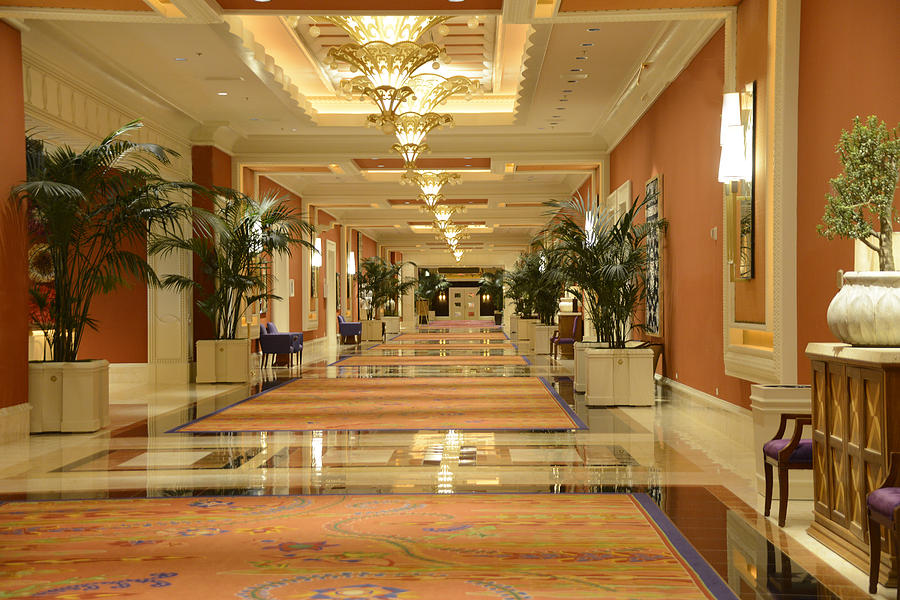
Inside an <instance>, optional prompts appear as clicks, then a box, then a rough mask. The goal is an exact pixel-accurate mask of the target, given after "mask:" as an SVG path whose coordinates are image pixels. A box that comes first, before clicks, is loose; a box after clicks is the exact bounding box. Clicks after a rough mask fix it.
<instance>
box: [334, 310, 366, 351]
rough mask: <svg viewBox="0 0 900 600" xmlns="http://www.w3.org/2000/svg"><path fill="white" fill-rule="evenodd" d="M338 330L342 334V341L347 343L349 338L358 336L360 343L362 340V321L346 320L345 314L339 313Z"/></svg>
mask: <svg viewBox="0 0 900 600" xmlns="http://www.w3.org/2000/svg"><path fill="white" fill-rule="evenodd" d="M338 331H339V333H340V334H341V343H346V340H347V338H351V337H352V338H356V343H357V344H359V342H360V340H362V323H361V322H360V321H346V320H344V315H338Z"/></svg>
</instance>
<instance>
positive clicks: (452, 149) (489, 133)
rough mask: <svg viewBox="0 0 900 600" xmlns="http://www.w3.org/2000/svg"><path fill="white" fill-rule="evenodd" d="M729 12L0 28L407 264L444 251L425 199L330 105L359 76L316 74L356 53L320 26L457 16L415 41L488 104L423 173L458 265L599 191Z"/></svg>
mask: <svg viewBox="0 0 900 600" xmlns="http://www.w3.org/2000/svg"><path fill="white" fill-rule="evenodd" d="M737 1H738V0H680V1H677V0H670V1H666V0H656V1H651V0H646V1H634V2H615V1H612V0H462V1H450V0H403V1H401V0H371V1H364V0H356V1H351V0H303V1H300V0H271V1H268V2H262V1H257V0H216V1H214V0H48V1H43V2H38V1H36V0H0V17H5V18H6V19H7V20H8V21H9V22H11V23H13V24H14V25H16V26H18V27H20V29H22V30H23V46H24V48H25V52H26V60H29V59H37V58H38V57H39V58H40V60H44V61H48V62H50V63H53V64H55V65H56V66H57V67H58V68H60V69H63V70H65V71H66V72H68V73H71V74H72V75H73V76H74V77H76V78H79V79H80V80H81V81H82V82H84V84H85V85H86V86H90V87H91V88H92V89H93V90H94V91H95V93H97V94H100V95H104V96H106V97H108V98H110V99H112V100H119V101H121V102H126V101H129V102H131V103H130V104H128V106H132V107H133V110H134V111H135V112H136V113H137V114H135V115H134V116H138V117H141V116H142V117H145V118H147V119H148V120H151V119H152V118H154V115H162V114H165V115H166V117H165V119H164V120H165V122H164V123H160V125H162V126H164V127H167V128H168V129H169V130H170V131H172V132H173V134H177V135H179V136H181V137H183V138H184V139H187V140H190V141H191V142H192V143H197V144H215V145H218V146H219V147H221V148H222V149H224V150H226V151H227V152H229V153H230V154H232V155H233V157H234V162H235V164H236V168H242V167H248V168H251V169H253V170H254V171H255V172H256V173H259V174H261V175H265V176H268V177H270V178H272V179H273V180H275V181H277V182H278V183H279V184H281V185H283V186H285V187H287V188H289V189H291V190H293V191H295V192H296V193H298V194H300V195H302V196H303V198H304V199H305V200H307V201H308V202H310V203H312V204H315V205H316V206H319V207H322V208H325V209H327V210H328V211H329V212H330V213H331V214H333V215H334V216H335V217H337V218H338V219H340V220H341V221H342V222H343V223H344V224H346V225H349V226H352V227H356V228H360V229H362V230H363V231H365V232H366V233H368V234H370V235H372V236H373V237H375V238H376V239H378V240H379V241H380V242H382V243H383V244H385V245H387V246H390V247H391V248H392V249H399V250H403V251H405V252H410V253H415V252H424V251H426V250H429V249H436V248H439V247H440V243H439V242H437V240H435V239H434V236H433V234H432V233H431V232H430V231H429V230H428V229H427V227H426V225H427V223H428V221H429V217H428V216H427V215H426V214H425V213H423V212H422V211H421V209H420V206H419V205H418V204H417V201H416V199H415V197H416V191H417V190H415V189H413V188H411V187H409V186H401V185H400V184H399V179H400V178H399V173H400V172H401V168H402V164H401V161H400V160H399V157H398V156H397V155H392V153H391V152H390V146H391V145H392V143H393V139H392V137H390V136H387V135H385V134H383V133H381V132H379V131H376V130H373V129H367V128H366V127H365V116H366V115H367V114H369V113H371V112H373V108H372V106H371V105H370V104H369V103H367V102H366V103H363V102H359V101H356V100H348V99H346V98H343V97H341V96H340V95H339V94H338V93H337V91H336V90H337V89H339V82H340V80H341V79H342V78H344V77H348V76H350V75H351V73H349V71H345V70H344V69H342V68H341V69H337V70H335V69H332V68H330V67H329V66H327V65H326V64H325V62H324V58H325V56H326V54H327V52H328V49H329V48H332V47H335V46H337V45H340V44H342V43H345V42H347V41H349V38H348V37H347V35H346V34H345V33H344V32H343V31H342V30H340V29H339V28H337V27H335V26H333V25H331V24H330V23H327V22H325V21H324V20H323V19H322V18H321V17H323V16H326V15H330V14H351V13H356V14H440V15H447V16H449V17H450V19H449V20H448V21H447V22H446V25H447V28H448V31H446V32H444V33H445V34H444V35H441V33H440V32H438V31H437V30H431V31H429V32H427V33H426V34H425V38H423V39H424V41H433V42H435V43H437V44H439V45H441V46H444V47H446V49H447V53H448V54H449V56H450V58H451V60H450V62H449V64H446V65H442V66H441V67H440V68H439V69H438V70H437V71H436V72H438V73H440V74H442V75H444V76H450V75H457V74H461V75H465V76H467V77H470V78H472V79H475V80H478V81H479V82H480V84H481V86H480V87H481V89H480V91H479V93H477V94H476V95H475V96H474V97H472V98H471V99H468V100H467V99H465V98H452V99H451V100H450V101H449V102H448V103H447V104H446V105H444V106H441V107H440V110H441V111H442V112H449V113H451V114H452V115H453V116H454V119H455V122H456V126H455V127H454V128H452V129H449V130H444V131H435V132H432V133H431V134H429V137H428V145H429V146H430V147H431V150H432V152H431V154H429V155H427V156H425V157H424V158H423V159H421V160H420V161H419V164H420V166H421V167H422V168H429V169H448V170H455V171H459V172H460V173H461V174H462V180H463V183H462V184H461V185H457V186H453V187H450V188H447V189H445V190H444V191H445V194H446V196H447V198H448V201H449V203H451V204H452V205H456V206H461V207H464V208H465V212H462V213H459V214H457V215H455V220H456V221H458V222H467V223H469V224H470V226H471V233H472V235H471V237H470V239H469V240H467V241H466V243H465V244H466V246H468V247H469V248H470V249H472V250H473V251H472V252H471V253H470V254H469V255H467V258H466V259H464V264H465V263H466V261H469V262H472V263H478V262H485V261H488V262H489V261H490V260H491V256H490V253H491V252H493V251H496V250H498V249H511V248H518V247H522V246H524V245H526V244H527V243H528V241H529V240H530V239H531V236H533V235H534V234H535V233H536V232H537V231H539V230H540V228H541V226H542V224H543V223H544V222H545V221H546V215H545V208H544V206H543V205H542V203H543V202H544V201H546V200H549V199H552V198H562V197H565V196H568V195H569V194H571V193H572V192H573V191H574V190H575V189H577V188H578V187H579V186H581V185H582V183H583V182H584V181H585V180H586V179H587V178H589V177H593V178H594V180H595V181H596V182H597V183H598V184H599V186H600V188H601V189H602V188H603V186H604V185H605V181H604V179H603V174H604V161H605V159H606V156H607V153H608V152H609V151H610V150H611V149H612V148H614V147H615V144H617V143H618V141H619V140H620V139H621V138H622V137H623V136H624V135H625V134H627V132H628V130H629V129H630V128H631V126H632V125H633V124H634V123H635V122H636V120H637V119H638V118H639V117H640V116H641V115H642V114H643V113H644V111H646V109H647V108H648V107H649V106H650V105H651V104H652V103H653V101H654V100H655V99H656V98H657V96H658V95H659V94H660V93H661V92H662V90H664V89H665V87H666V85H668V83H669V82H671V81H672V80H673V79H674V78H675V77H676V76H677V75H678V73H679V72H680V71H681V70H682V69H683V68H684V67H685V66H686V65H687V63H688V62H689V61H690V60H691V58H692V57H693V56H694V55H695V54H696V52H697V51H698V50H699V49H700V48H701V47H702V46H703V44H704V43H705V42H706V41H707V40H708V39H709V37H710V36H711V35H712V34H713V33H714V32H715V31H716V30H718V28H719V27H721V26H722V23H723V22H724V19H725V18H726V16H727V15H728V14H729V11H733V10H734V9H733V8H729V6H733V5H735V4H737ZM723 5H724V6H723ZM313 25H315V28H313V29H311V27H312V26H313ZM316 28H317V29H318V31H316ZM316 34H318V35H316ZM29 57H30V58H29ZM126 90H127V94H126V93H125V92H126ZM136 94H137V96H139V97H140V98H141V101H140V102H139V103H137V105H135V104H134V103H133V99H134V98H135V95H136ZM43 125H47V124H43ZM236 172H237V171H236ZM450 260H452V257H451V258H450Z"/></svg>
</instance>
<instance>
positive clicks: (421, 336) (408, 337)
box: [389, 331, 509, 342]
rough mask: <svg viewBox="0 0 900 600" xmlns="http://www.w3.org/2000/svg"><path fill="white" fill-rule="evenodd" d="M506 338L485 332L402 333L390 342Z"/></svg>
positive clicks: (500, 332)
mask: <svg viewBox="0 0 900 600" xmlns="http://www.w3.org/2000/svg"><path fill="white" fill-rule="evenodd" d="M508 339H509V338H508V337H506V334H504V333H503V332H502V331H485V332H483V333H477V332H476V333H465V332H462V331H449V332H443V333H441V332H435V333H401V334H400V335H398V336H397V337H394V338H391V339H390V340H389V341H391V342H394V341H397V342H404V341H412V340H454V341H457V340H503V341H506V340H508Z"/></svg>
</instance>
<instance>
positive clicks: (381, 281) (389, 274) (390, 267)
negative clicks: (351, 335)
mask: <svg viewBox="0 0 900 600" xmlns="http://www.w3.org/2000/svg"><path fill="white" fill-rule="evenodd" d="M405 264H411V263H397V264H389V263H387V262H385V261H384V259H382V258H380V257H378V256H370V257H369V258H367V259H365V260H364V261H363V262H362V264H361V265H360V269H359V275H358V276H357V283H358V285H359V293H360V296H361V297H364V298H366V299H367V302H366V316H367V317H368V319H367V320H366V321H363V333H362V338H363V340H366V341H376V340H380V339H381V337H382V331H383V328H382V321H381V319H380V318H379V317H382V316H384V315H383V312H384V310H385V308H387V307H388V305H389V304H390V303H391V301H393V302H395V303H396V302H397V300H398V299H399V298H400V296H402V295H403V294H405V293H406V292H408V291H409V290H410V289H412V288H413V287H414V286H415V285H416V283H417V282H416V280H415V279H413V278H404V277H402V276H401V274H400V270H401V269H402V268H403V266H404V265H405ZM389 318H393V319H395V320H396V327H394V325H393V323H392V328H391V330H392V331H393V332H394V333H400V317H396V316H394V317H389ZM367 323H368V325H367ZM386 329H387V328H386V327H385V328H384V330H386ZM394 330H395V331H394Z"/></svg>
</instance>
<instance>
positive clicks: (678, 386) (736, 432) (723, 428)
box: [656, 375, 754, 450]
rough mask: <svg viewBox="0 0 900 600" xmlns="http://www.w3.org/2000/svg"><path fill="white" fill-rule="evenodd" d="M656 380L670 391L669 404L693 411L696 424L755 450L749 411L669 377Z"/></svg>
mask: <svg viewBox="0 0 900 600" xmlns="http://www.w3.org/2000/svg"><path fill="white" fill-rule="evenodd" d="M656 377H657V382H658V383H659V384H660V385H661V386H663V387H665V388H667V389H668V390H669V392H670V394H669V402H670V403H671V404H672V405H673V406H678V407H680V408H683V409H685V410H687V411H690V414H691V417H692V419H693V420H694V421H695V422H697V423H703V424H705V425H706V426H708V427H710V428H711V429H713V430H715V431H718V432H719V433H723V434H725V435H728V436H730V437H731V438H732V439H733V440H734V442H735V445H736V447H738V448H745V449H748V450H752V448H753V446H754V440H753V416H752V414H751V413H750V410H748V409H746V408H741V407H740V406H735V405H734V404H732V403H731V402H728V401H726V400H723V399H721V398H717V397H716V396H712V395H710V394H707V393H706V392H701V391H700V390H697V389H694V388H692V387H690V386H687V385H684V384H683V383H679V382H678V381H674V380H672V379H669V378H668V377H660V376H659V375H657V376H656Z"/></svg>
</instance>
